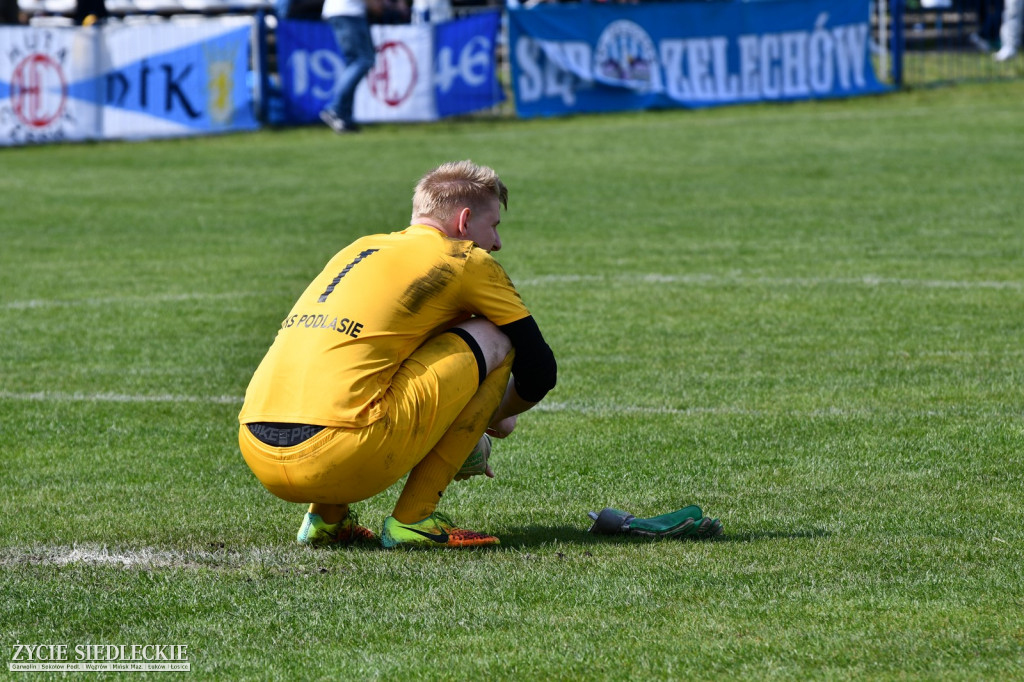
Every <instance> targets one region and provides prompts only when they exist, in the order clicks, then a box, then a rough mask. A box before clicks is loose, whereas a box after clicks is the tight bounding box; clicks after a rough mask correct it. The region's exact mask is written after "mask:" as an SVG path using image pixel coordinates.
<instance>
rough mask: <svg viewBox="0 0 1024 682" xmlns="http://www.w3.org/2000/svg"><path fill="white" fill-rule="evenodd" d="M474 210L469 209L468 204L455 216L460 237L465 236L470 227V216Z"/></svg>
mask: <svg viewBox="0 0 1024 682" xmlns="http://www.w3.org/2000/svg"><path fill="white" fill-rule="evenodd" d="M472 213H473V212H472V211H470V210H469V207H468V206H464V207H463V208H462V209H461V210H460V211H459V213H458V215H457V216H456V218H455V229H456V230H457V231H458V234H459V236H460V237H465V236H466V234H467V230H468V228H469V216H470V215H472Z"/></svg>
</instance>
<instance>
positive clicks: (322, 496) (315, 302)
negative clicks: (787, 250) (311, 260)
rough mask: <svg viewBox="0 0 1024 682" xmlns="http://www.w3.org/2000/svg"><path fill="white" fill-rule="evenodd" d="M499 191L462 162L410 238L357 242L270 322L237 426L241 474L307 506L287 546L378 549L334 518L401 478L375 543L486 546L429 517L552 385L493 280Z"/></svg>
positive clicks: (505, 290)
mask: <svg viewBox="0 0 1024 682" xmlns="http://www.w3.org/2000/svg"><path fill="white" fill-rule="evenodd" d="M502 205H504V206H505V208H506V209H507V208H508V190H507V188H506V187H505V185H504V184H503V183H502V181H501V179H500V178H499V177H498V175H497V174H496V173H495V172H494V171H493V170H492V169H490V168H488V167H486V166H478V165H476V164H474V163H472V162H470V161H460V162H454V163H447V164H444V165H442V166H440V167H438V168H436V169H434V170H433V171H431V172H430V173H427V174H426V175H425V176H423V178H422V179H420V181H419V183H418V184H417V185H416V189H415V192H414V194H413V200H412V208H413V210H412V224H411V226H410V227H408V228H406V229H404V230H402V231H401V232H394V233H391V234H378V235H371V236H367V237H363V238H361V239H358V240H356V241H355V242H353V243H352V244H351V245H349V246H348V247H346V248H344V249H342V250H341V251H340V252H339V253H338V254H337V255H335V256H334V258H332V259H331V261H330V262H329V263H328V264H327V266H326V267H325V268H324V270H323V272H321V273H320V274H319V275H318V276H317V277H316V278H315V279H314V280H313V281H312V283H310V285H309V287H308V288H307V289H306V290H305V292H304V293H303V294H302V295H301V296H300V297H299V299H298V302H297V303H296V304H295V306H294V307H293V308H292V310H291V312H290V313H289V314H288V316H287V317H286V318H285V319H284V321H283V322H282V324H281V328H280V330H279V331H278V333H277V336H276V338H275V339H274V342H273V344H272V345H271V347H270V350H269V351H268V352H267V354H266V356H265V357H264V358H263V361H262V362H261V363H260V365H259V367H258V368H257V369H256V372H255V374H254V375H253V377H252V380H251V382H250V383H249V387H248V389H247V390H246V394H245V404H244V405H243V406H242V411H241V413H240V414H239V422H240V424H241V428H240V430H239V435H238V441H239V447H240V448H241V451H242V455H243V456H244V457H245V461H246V463H247V464H248V465H249V467H250V468H251V469H252V471H253V473H254V474H255V475H256V477H257V478H258V479H259V480H260V482H261V483H262V484H263V485H264V486H265V487H266V488H267V490H269V491H270V492H271V493H273V494H274V495H277V496H278V497H280V498H282V499H284V500H288V501H290V502H301V503H309V505H310V506H309V511H308V512H307V513H306V515H305V517H304V519H303V521H302V525H301V527H300V529H299V533H298V541H299V542H300V543H304V544H310V545H334V544H345V543H348V542H352V541H354V540H360V541H372V542H375V541H376V540H377V536H376V535H375V534H374V533H373V531H371V530H369V529H368V528H365V527H364V526H361V525H359V522H358V518H357V516H356V514H355V512H354V511H352V510H351V509H350V508H349V504H351V503H353V502H358V501H360V500H365V499H367V498H370V497H372V496H374V495H376V494H378V493H380V492H382V491H384V490H385V489H387V488H388V487H389V486H391V485H392V484H393V483H395V482H396V481H398V480H399V479H401V478H402V477H403V476H405V475H406V474H409V478H408V480H407V481H406V483H405V486H404V488H403V489H402V493H401V495H400V496H399V499H398V502H397V503H396V505H395V508H394V510H393V512H392V514H391V515H390V516H388V517H387V518H386V519H385V521H384V528H383V532H382V533H381V535H380V542H381V544H382V545H383V546H384V547H385V548H392V547H398V546H447V547H474V546H482V545H497V544H499V540H498V538H496V537H494V536H491V535H487V534H484V533H479V532H475V531H470V530H466V529H462V528H458V527H456V526H455V524H454V523H453V522H452V521H451V520H450V519H449V518H448V517H447V516H445V515H443V514H442V513H440V512H437V511H436V507H437V504H438V501H439V500H440V499H441V496H442V494H443V493H444V491H445V489H446V488H447V487H448V485H449V483H451V482H452V480H454V479H455V478H456V477H458V478H464V477H466V476H468V475H473V474H478V473H486V474H487V475H488V476H493V473H492V472H491V469H490V467H489V465H487V464H486V461H484V463H483V466H479V464H478V465H477V466H476V467H474V468H471V469H470V468H467V469H463V465H464V463H465V462H466V459H467V457H468V456H469V455H470V454H471V453H473V452H474V449H475V448H476V447H477V444H478V442H479V441H480V440H481V438H482V437H483V438H485V436H484V434H485V432H486V433H488V434H491V435H494V436H497V437H500V438H503V437H505V436H507V435H508V434H509V433H511V432H512V430H513V429H514V428H515V426H516V415H518V414H520V413H521V412H524V411H525V410H528V409H529V408H531V407H533V406H534V405H535V404H537V402H539V401H540V400H541V399H542V398H543V397H544V396H545V395H546V394H547V392H548V391H549V390H550V389H551V388H553V387H554V385H555V376H556V364H555V358H554V355H553V354H552V352H551V349H550V348H549V347H548V344H547V343H546V342H545V341H544V337H543V336H542V335H541V332H540V329H539V328H538V326H537V324H536V322H535V321H534V319H533V317H532V316H531V315H530V311H529V310H527V308H526V307H525V305H524V304H523V301H522V299H521V298H520V296H519V294H518V292H517V291H516V289H515V287H514V286H513V285H512V282H511V281H510V280H509V278H508V275H506V273H505V270H504V269H503V268H502V267H501V265H499V264H498V262H497V261H495V260H494V259H493V258H492V257H491V255H490V254H491V252H493V251H498V250H499V249H500V248H501V239H500V237H499V236H498V223H499V222H500V207H501V206H502Z"/></svg>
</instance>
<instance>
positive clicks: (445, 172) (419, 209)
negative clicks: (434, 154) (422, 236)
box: [412, 159, 508, 223]
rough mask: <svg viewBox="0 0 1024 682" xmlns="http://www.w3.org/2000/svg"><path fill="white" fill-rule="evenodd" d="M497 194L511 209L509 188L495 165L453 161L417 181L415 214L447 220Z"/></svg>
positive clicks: (506, 207)
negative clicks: (495, 170)
mask: <svg viewBox="0 0 1024 682" xmlns="http://www.w3.org/2000/svg"><path fill="white" fill-rule="evenodd" d="M493 197H496V198H497V199H498V201H500V202H501V205H502V206H504V207H505V210H506V211H507V210H508V188H507V187H505V183H503V182H502V181H501V178H499V177H498V174H497V173H496V172H494V169H493V168H489V167H487V166H478V165H477V164H475V163H473V162H472V161H470V160H468V159H467V160H465V161H451V162H449V163H444V164H441V165H440V166H438V167H437V168H435V169H434V170H432V171H430V172H429V173H427V174H426V175H424V176H423V177H422V178H420V181H419V182H418V183H416V191H415V192H414V193H413V195H412V217H413V219H414V220H415V219H416V217H417V216H422V217H426V218H433V219H434V220H438V221H440V222H442V223H445V222H447V221H448V220H450V219H451V217H452V216H453V215H455V213H456V212H457V211H459V210H460V209H462V208H464V207H466V206H469V207H470V208H474V209H478V208H479V207H480V206H481V205H482V204H483V203H484V202H486V201H487V200H489V199H491V198H493Z"/></svg>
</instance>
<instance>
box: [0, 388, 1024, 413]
mask: <svg viewBox="0 0 1024 682" xmlns="http://www.w3.org/2000/svg"><path fill="white" fill-rule="evenodd" d="M3 400H7V401H12V402H54V403H61V402H81V403H199V404H203V403H205V404H217V405H241V404H242V396H232V395H219V396H217V395H214V396H198V395H172V394H165V395H129V394H124V393H61V392H56V391H39V392H36V393H17V392H13V391H0V401H3ZM534 411H536V412H549V413H562V412H568V413H572V414H580V415H593V416H622V415H625V416H628V415H669V416H677V417H700V416H722V417H757V418H761V417H779V416H784V417H791V418H797V419H819V418H822V417H856V418H870V417H875V416H878V415H890V414H899V415H901V416H904V417H943V416H949V415H959V416H967V415H970V416H984V417H987V418H992V419H1000V418H1014V419H1016V418H1020V417H1021V416H1024V415H1022V414H1020V413H1016V412H1007V413H1002V412H986V413H973V412H971V411H970V410H967V409H958V408H956V407H955V406H954V407H950V408H949V409H942V410H909V411H901V410H893V409H884V410H882V409H879V410H875V409H870V408H852V409H849V408H842V407H821V408H816V409H809V410H786V409H778V410H761V409H752V408H747V407H737V406H734V405H713V406H702V405H694V406H691V407H668V406H658V405H622V404H610V405H601V404H584V403H574V402H557V401H545V402H542V403H540V404H539V405H538V406H537V407H535V408H534Z"/></svg>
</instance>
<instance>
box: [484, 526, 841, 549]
mask: <svg viewBox="0 0 1024 682" xmlns="http://www.w3.org/2000/svg"><path fill="white" fill-rule="evenodd" d="M498 535H499V536H500V537H501V546H502V547H513V548H516V547H519V548H527V547H540V546H543V545H551V544H554V543H558V542H571V543H573V544H578V545H634V544H647V543H651V542H710V543H714V544H719V543H728V542H761V541H765V540H798V539H805V538H822V537H829V536H831V535H832V533H831V532H830V531H827V530H822V529H820V528H813V529H808V530H777V531H776V530H768V531H745V532H741V533H730V532H729V529H728V527H726V530H725V533H724V534H723V535H721V536H719V537H717V538H714V539H710V540H694V539H688V538H684V539H679V540H677V539H664V540H663V539H659V538H648V537H642V536H637V535H597V534H595V533H590V532H588V531H587V528H581V527H574V526H522V527H519V528H511V529H509V530H506V531H504V532H501V533H499V534H498Z"/></svg>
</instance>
